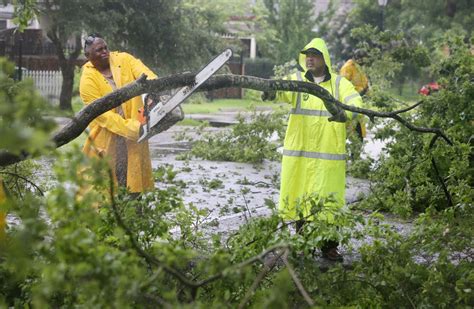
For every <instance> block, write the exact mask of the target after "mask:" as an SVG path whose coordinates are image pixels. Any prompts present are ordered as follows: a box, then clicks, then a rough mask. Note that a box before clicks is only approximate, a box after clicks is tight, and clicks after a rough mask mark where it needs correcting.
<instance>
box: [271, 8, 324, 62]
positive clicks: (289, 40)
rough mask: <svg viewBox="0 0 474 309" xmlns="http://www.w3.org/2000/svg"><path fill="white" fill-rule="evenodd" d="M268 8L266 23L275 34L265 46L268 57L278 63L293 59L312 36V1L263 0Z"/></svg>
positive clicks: (313, 21)
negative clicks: (266, 46)
mask: <svg viewBox="0 0 474 309" xmlns="http://www.w3.org/2000/svg"><path fill="white" fill-rule="evenodd" d="M264 4H265V6H266V8H267V10H268V12H269V13H268V15H267V17H266V18H267V23H268V26H269V27H271V28H272V29H273V30H274V32H275V36H274V38H273V42H271V43H269V46H268V48H267V52H268V55H266V56H267V57H269V58H272V59H275V60H276V61H277V62H278V63H284V62H288V61H290V60H292V59H295V58H296V57H297V55H298V52H299V51H300V50H301V49H302V48H303V47H304V46H305V45H306V44H307V43H308V42H309V41H310V40H311V39H312V38H313V37H314V35H315V33H314V32H313V30H312V29H313V27H314V26H315V24H316V17H315V16H314V13H313V11H314V9H313V5H314V1H311V0H264Z"/></svg>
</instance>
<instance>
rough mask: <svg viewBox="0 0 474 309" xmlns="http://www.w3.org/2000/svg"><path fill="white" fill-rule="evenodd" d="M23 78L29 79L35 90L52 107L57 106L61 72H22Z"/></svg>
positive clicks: (61, 78)
mask: <svg viewBox="0 0 474 309" xmlns="http://www.w3.org/2000/svg"><path fill="white" fill-rule="evenodd" d="M23 78H31V79H33V82H34V84H35V87H36V89H38V91H39V92H40V93H41V95H42V96H43V97H44V98H45V99H46V100H48V102H49V103H51V104H52V105H55V106H57V105H58V104H59V95H60V94H61V85H62V83H63V77H62V75H61V71H37V70H35V71H33V70H25V71H23Z"/></svg>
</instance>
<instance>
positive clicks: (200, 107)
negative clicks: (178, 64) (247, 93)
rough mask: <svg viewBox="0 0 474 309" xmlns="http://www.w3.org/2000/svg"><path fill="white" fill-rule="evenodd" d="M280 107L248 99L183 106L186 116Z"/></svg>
mask: <svg viewBox="0 0 474 309" xmlns="http://www.w3.org/2000/svg"><path fill="white" fill-rule="evenodd" d="M279 106H280V104H278V103H273V102H259V101H254V100H246V99H219V100H214V101H211V102H202V103H184V104H183V105H182V107H183V110H184V113H185V114H212V113H217V112H225V111H246V110H252V109H253V108H255V107H269V108H272V109H277V108H278V107H279Z"/></svg>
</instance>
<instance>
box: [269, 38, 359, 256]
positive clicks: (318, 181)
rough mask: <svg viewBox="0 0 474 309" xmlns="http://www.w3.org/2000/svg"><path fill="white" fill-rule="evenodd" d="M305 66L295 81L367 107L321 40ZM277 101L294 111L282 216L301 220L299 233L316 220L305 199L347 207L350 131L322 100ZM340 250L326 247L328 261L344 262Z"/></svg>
mask: <svg viewBox="0 0 474 309" xmlns="http://www.w3.org/2000/svg"><path fill="white" fill-rule="evenodd" d="M299 64H300V66H301V67H302V68H303V70H304V71H303V72H299V71H298V72H297V73H295V74H293V75H291V76H290V79H291V80H301V81H306V82H312V83H318V85H319V86H321V87H323V88H325V89H326V90H327V91H329V92H330V93H331V94H332V95H333V96H334V97H335V98H336V99H338V100H339V101H341V102H343V103H345V104H348V105H355V106H358V107H360V106H361V105H362V99H361V97H360V95H359V93H358V92H357V91H356V90H355V89H354V86H353V85H352V84H351V83H350V82H349V81H348V80H347V79H345V78H344V77H342V76H339V75H337V74H335V73H334V72H332V70H331V60H330V58H329V52H328V49H327V47H326V43H325V42H324V41H323V40H322V39H320V38H315V39H313V40H312V41H311V42H310V43H309V44H307V45H306V46H305V47H304V49H303V50H302V51H301V53H300V55H299ZM277 100H279V101H284V102H288V103H290V104H291V105H292V109H291V113H290V117H289V120H288V128H287V131H286V136H285V142H284V147H283V159H282V171H281V187H280V201H279V212H280V215H281V217H282V218H283V219H285V220H299V224H297V229H299V228H301V225H302V223H304V221H306V220H313V219H314V217H313V216H312V215H311V209H310V207H311V206H310V203H307V202H305V198H307V197H309V196H314V195H317V196H318V199H319V200H320V201H324V200H326V201H325V206H327V207H335V208H339V207H342V206H343V205H344V204H345V185H346V161H345V160H346V125H345V123H341V122H330V121H328V118H329V117H331V114H330V113H329V112H328V111H327V109H326V108H325V106H324V104H323V101H322V100H321V99H319V98H318V97H316V96H313V95H308V94H305V93H296V92H278V93H277ZM346 116H347V118H348V120H351V119H352V118H353V117H355V115H353V114H352V113H351V112H346ZM301 218H303V220H301ZM318 218H319V219H321V218H323V219H324V220H327V221H328V222H329V223H332V221H333V218H332V216H331V214H330V213H322V214H319V215H318ZM298 225H299V226H298ZM337 246H338V242H337V241H332V240H330V241H327V242H326V243H325V244H323V246H322V248H321V250H322V251H323V257H325V258H328V259H330V260H339V261H340V260H342V256H341V254H340V253H339V252H338V250H337Z"/></svg>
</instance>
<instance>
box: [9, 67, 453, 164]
mask: <svg viewBox="0 0 474 309" xmlns="http://www.w3.org/2000/svg"><path fill="white" fill-rule="evenodd" d="M194 77H195V74H192V73H183V74H177V75H173V76H168V77H163V78H159V79H153V80H147V79H146V76H145V75H143V76H141V77H140V78H138V79H137V80H136V81H135V82H133V83H130V84H128V85H126V86H125V87H122V88H120V89H117V90H115V91H113V92H111V93H109V94H107V95H106V96H104V97H102V98H99V99H97V100H95V101H94V102H92V103H91V104H89V105H87V106H85V107H84V108H83V109H81V110H80V111H79V112H78V113H77V114H76V115H75V116H74V117H73V118H72V119H71V121H69V123H67V124H66V126H64V127H63V128H62V129H61V130H60V131H59V132H56V133H54V134H53V136H52V138H51V140H52V141H53V143H54V145H55V146H56V147H60V146H62V145H64V144H67V143H69V142H70V141H72V140H73V139H75V138H76V137H78V136H79V135H80V134H81V133H82V132H83V131H84V130H85V129H86V128H87V126H88V125H89V123H90V122H91V121H92V120H94V119H95V118H96V117H98V116H99V115H101V114H103V113H105V112H106V111H109V110H111V109H113V108H115V107H117V106H119V105H120V104H122V103H123V102H125V101H127V100H129V99H131V98H133V97H136V96H138V95H141V94H143V93H148V92H161V91H164V90H169V89H174V88H178V87H183V86H186V85H191V84H192V83H193V82H194ZM225 87H242V88H247V89H254V90H260V91H295V92H304V93H309V94H312V95H315V96H317V97H319V98H320V99H321V100H323V102H324V105H325V107H326V109H327V110H328V111H329V112H330V113H331V114H332V115H333V117H331V118H329V121H339V122H341V121H344V120H345V115H344V113H343V111H344V110H346V111H351V112H355V113H359V114H364V115H367V116H368V117H369V118H370V119H372V120H373V119H374V118H375V117H380V118H393V119H395V120H397V121H399V122H400V123H401V124H403V125H404V126H406V127H407V128H408V129H410V130H412V131H417V132H422V133H433V134H435V135H436V136H439V137H442V138H443V139H444V140H445V141H446V142H448V144H450V145H452V142H451V140H450V139H449V138H448V137H447V136H446V135H445V134H444V132H443V131H442V130H440V129H439V128H424V127H417V126H415V125H413V124H411V123H410V122H409V121H407V120H406V119H404V118H402V117H400V116H399V114H400V113H402V112H405V111H408V110H410V109H412V108H414V107H416V106H418V105H419V103H417V104H415V105H414V106H411V107H409V108H406V109H403V110H399V111H394V112H379V111H373V110H369V109H364V108H359V107H355V106H349V105H346V104H343V103H341V102H339V101H337V100H336V99H335V98H334V97H333V96H332V95H331V94H330V93H329V92H328V91H327V90H326V89H324V88H322V87H320V86H319V85H317V84H314V83H308V82H303V81H290V80H269V79H262V78H258V77H252V76H245V75H215V76H213V77H211V78H210V79H209V80H207V81H206V82H205V83H204V84H203V85H202V86H201V87H200V88H199V89H198V90H197V91H208V90H213V89H219V88H225ZM158 133H159V131H158ZM27 157H28V154H26V153H24V154H22V155H16V154H12V153H9V152H8V151H6V150H0V167H1V166H7V165H10V164H13V163H16V162H19V161H22V160H24V159H25V158H27Z"/></svg>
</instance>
